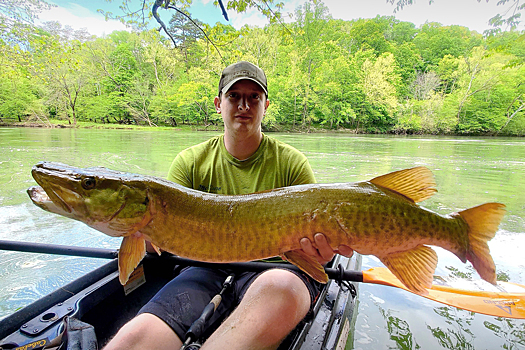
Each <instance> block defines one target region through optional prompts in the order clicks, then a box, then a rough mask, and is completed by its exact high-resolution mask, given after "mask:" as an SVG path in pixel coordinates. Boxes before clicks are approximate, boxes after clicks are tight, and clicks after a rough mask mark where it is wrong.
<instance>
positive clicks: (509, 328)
mask: <svg viewBox="0 0 525 350" xmlns="http://www.w3.org/2000/svg"><path fill="white" fill-rule="evenodd" d="M216 134H217V133H214V132H206V133H205V132H196V133H195V132H194V133H191V132H180V131H175V130H173V131H165V130H163V131H143V130H142V131H135V130H87V129H81V130H75V129H30V128H0V239H12V240H18V241H28V242H43V243H55V244H67V245H77V246H89V247H103V248H118V246H119V244H120V239H115V238H110V237H107V236H106V235H104V234H102V233H99V232H97V231H95V230H92V229H90V228H88V227H87V226H85V225H84V224H82V223H79V222H75V221H73V220H70V219H67V218H63V217H60V216H56V215H53V214H50V213H47V212H45V211H43V210H41V209H39V208H37V207H36V206H34V205H33V204H32V203H31V201H30V200H29V198H28V197H27V194H26V192H25V191H26V189H27V188H28V187H30V186H33V185H35V182H34V181H33V179H32V178H31V174H30V171H31V167H32V166H33V165H34V164H35V163H37V162H39V161H42V160H46V161H59V162H63V163H67V164H70V165H75V166H79V167H88V166H106V167H108V168H111V169H115V170H121V171H129V172H135V173H141V174H148V175H154V176H160V177H165V175H166V174H167V171H168V169H169V166H170V164H171V161H172V160H173V158H174V157H175V155H176V154H177V153H178V152H179V151H181V150H182V149H184V148H186V147H189V146H191V145H194V144H196V143H198V142H202V141H204V140H207V139H208V138H209V137H211V136H213V135H216ZM271 136H274V137H276V138H278V139H280V140H283V141H284V142H287V143H289V144H291V145H293V146H295V147H297V148H298V149H300V150H301V151H303V152H304V153H305V154H306V156H307V157H308V158H309V160H310V162H311V164H312V167H313V169H314V172H315V175H316V177H317V180H318V181H319V182H326V183H329V182H330V183H331V182H354V181H361V180H368V179H371V178H372V177H374V176H377V175H382V174H384V173H387V172H390V171H394V170H399V169H403V168H409V167H413V166H418V165H424V166H427V167H429V168H430V169H431V170H432V171H433V172H434V174H435V176H436V182H437V186H438V191H439V192H438V193H437V194H436V195H434V197H432V198H431V199H429V200H427V201H425V202H423V203H422V205H423V206H425V207H427V208H429V209H431V210H434V211H437V212H439V213H441V214H447V213H451V212H455V211H458V210H462V209H465V208H468V207H471V206H474V205H478V204H481V203H484V202H492V201H497V202H502V203H505V204H506V205H507V215H506V216H505V218H504V220H503V222H502V224H501V225H500V230H499V231H498V233H497V235H496V238H495V239H493V240H492V241H491V242H490V244H489V246H490V249H491V253H492V255H493V257H494V260H495V262H496V266H497V269H498V272H499V273H500V275H502V276H504V277H507V278H508V279H509V280H510V281H511V282H515V283H519V284H524V285H525V274H524V271H525V255H524V254H523V250H524V248H525V193H524V192H525V176H524V174H525V140H523V139H513V138H465V137H462V138H459V137H393V136H359V135H358V136H356V135H342V134H271ZM437 250H438V255H439V265H438V268H437V270H436V274H437V275H442V276H448V275H461V276H471V277H472V278H474V279H477V278H478V276H477V274H476V273H475V272H474V271H473V269H472V268H471V267H470V265H464V264H462V263H461V262H460V261H459V260H458V259H457V258H456V257H455V256H454V255H452V254H451V253H449V252H447V251H444V250H442V249H437ZM103 263H104V261H100V260H97V259H88V258H73V257H62V256H49V255H43V254H27V253H17V252H0V266H2V269H0V318H2V317H5V316H6V315H8V314H10V313H12V312H13V311H15V310H17V309H19V308H21V307H23V306H25V305H27V304H29V303H30V302H32V301H34V300H36V299H38V298H39V297H41V296H43V295H45V294H47V293H49V292H51V291H53V290H54V289H55V288H57V287H59V286H62V285H64V284H66V283H68V282H69V281H71V280H73V279H74V278H76V277H78V276H81V275H82V274H84V273H86V272H87V271H90V270H92V269H94V268H95V267H97V266H100V265H101V264H103ZM374 266H381V263H380V262H379V261H378V260H377V259H376V258H375V257H370V256H367V257H364V258H363V269H367V268H370V267H374ZM354 327H355V329H354V333H353V336H352V337H351V338H350V339H349V340H348V344H347V349H363V350H365V349H525V322H524V321H517V320H511V319H503V318H496V317H490V316H484V315H479V314H474V313H471V312H467V311H463V310H459V309H456V308H453V307H448V306H444V305H443V304H440V303H437V302H433V301H430V300H427V299H424V298H421V297H418V296H416V295H413V294H411V293H408V292H405V291H401V290H397V289H395V288H390V287H383V286H377V285H366V284H362V285H360V288H359V301H358V312H357V317H356V319H355V326H354Z"/></svg>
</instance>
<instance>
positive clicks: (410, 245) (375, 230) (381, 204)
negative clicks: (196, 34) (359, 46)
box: [28, 162, 505, 294]
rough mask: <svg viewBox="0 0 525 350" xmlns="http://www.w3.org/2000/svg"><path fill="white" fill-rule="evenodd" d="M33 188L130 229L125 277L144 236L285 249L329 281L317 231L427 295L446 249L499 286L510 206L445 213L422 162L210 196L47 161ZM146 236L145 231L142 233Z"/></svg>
mask: <svg viewBox="0 0 525 350" xmlns="http://www.w3.org/2000/svg"><path fill="white" fill-rule="evenodd" d="M32 175H33V177H34V179H35V180H36V182H37V183H38V184H39V185H40V186H41V187H36V186H35V187H31V188H30V189H28V193H29V196H30V197H31V200H32V201H33V202H34V203H35V204H36V205H38V206H39V207H41V208H42V209H44V210H47V211H50V212H52V213H56V214H60V215H64V216H66V217H69V218H72V219H75V220H79V221H82V222H84V223H86V224H87V225H89V226H91V227H93V228H95V229H97V230H99V231H101V232H103V233H105V234H107V235H110V236H115V237H119V236H123V237H124V239H123V241H122V245H121V248H120V250H119V270H120V281H121V283H123V284H124V283H125V282H126V281H127V280H128V277H129V275H130V274H131V272H133V270H134V269H135V267H136V266H137V265H138V264H139V262H140V261H141V260H142V258H143V257H144V255H145V253H146V249H145V240H144V238H146V239H147V240H149V241H151V242H152V244H153V245H154V246H155V247H156V248H157V247H158V248H161V249H163V250H165V251H168V252H171V253H173V254H177V255H179V256H183V257H187V258H190V259H195V260H201V261H210V262H234V261H250V260H256V259H263V258H268V257H272V256H278V255H281V256H283V257H284V258H285V259H286V260H288V261H290V262H291V263H293V264H295V265H297V266H299V267H300V268H301V269H302V270H304V271H305V272H306V273H308V274H310V275H311V276H312V277H313V278H314V279H316V280H317V281H320V282H324V283H326V282H327V281H328V277H327V276H326V274H325V272H324V269H323V267H322V266H321V265H320V264H319V263H318V262H317V261H316V260H315V259H313V258H311V257H309V256H308V255H306V254H305V253H304V252H303V251H302V250H301V249H300V243H299V241H300V239H301V238H303V237H308V238H309V239H310V240H312V242H313V241H314V239H313V236H314V235H315V234H316V233H317V232H322V233H324V234H325V235H326V237H327V239H328V241H329V243H330V244H331V245H332V247H337V246H339V245H341V244H345V245H348V246H350V247H352V248H353V249H354V250H355V251H356V252H358V253H361V254H373V255H375V256H377V257H378V258H379V259H380V260H381V261H382V262H383V263H384V264H385V265H386V266H387V267H388V268H389V269H390V270H391V271H392V272H393V273H394V274H395V275H396V276H397V277H398V278H399V279H400V280H401V281H402V282H403V283H404V284H405V285H406V286H407V287H408V288H409V289H411V290H413V291H414V292H417V293H419V294H425V293H426V290H425V287H427V288H428V287H430V286H431V284H432V277H433V273H434V270H435V268H436V265H437V255H436V253H435V251H434V250H433V249H432V248H430V247H428V246H427V245H435V246H440V247H442V248H445V249H447V250H449V251H451V252H453V253H454V254H455V255H456V256H458V258H459V259H461V261H463V262H466V261H467V260H468V261H470V262H471V263H472V265H473V266H474V268H475V269H476V271H477V272H478V273H479V274H480V276H481V277H482V278H483V279H485V280H487V281H488V282H491V283H496V271H495V266H494V262H493V260H492V257H491V256H490V252H489V247H488V245H487V241H489V240H490V239H491V238H493V237H494V235H495V233H496V231H497V229H498V225H499V223H500V221H501V219H502V217H503V215H504V213H505V209H504V208H505V206H504V205H503V204H500V203H487V204H483V205H480V206H477V207H473V208H470V209H467V210H464V211H460V212H459V213H453V214H450V215H448V216H442V215H439V214H436V213H434V212H431V211H429V210H427V209H425V208H422V207H420V206H418V205H417V204H416V203H417V202H420V201H423V200H425V199H427V198H429V197H431V196H432V195H433V194H434V193H435V191H436V189H435V182H434V179H433V176H432V173H431V172H430V170H428V169H427V168H425V167H417V168H412V169H407V170H401V171H396V172H393V173H390V174H386V175H383V176H379V177H376V178H374V179H372V180H370V181H363V182H357V183H340V184H311V185H301V186H292V187H286V188H279V189H275V190H270V191H265V192H260V193H254V194H247V195H235V196H228V195H217V194H210V193H204V192H200V191H196V190H192V189H188V188H186V187H183V186H180V185H178V184H175V183H173V182H170V181H167V180H163V179H160V178H156V177H152V176H144V175H137V174H129V173H123V172H118V171H113V170H109V169H105V168H86V169H79V168H75V167H72V166H68V165H64V164H59V163H50V162H42V163H39V164H37V165H35V166H34V167H33V169H32ZM137 232H138V233H141V234H137Z"/></svg>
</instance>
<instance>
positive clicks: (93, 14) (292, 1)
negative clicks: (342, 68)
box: [38, 0, 524, 36]
mask: <svg viewBox="0 0 525 350" xmlns="http://www.w3.org/2000/svg"><path fill="white" fill-rule="evenodd" d="M227 1H228V0H223V2H224V3H226V2H227ZM276 1H278V0H276ZM281 1H282V2H283V3H284V9H283V10H282V12H283V14H284V15H285V16H286V15H287V14H288V15H291V14H293V13H294V11H295V9H296V8H298V7H299V6H301V5H302V4H304V2H305V1H306V0H281ZM49 2H51V3H53V4H56V5H57V6H56V7H54V8H52V9H51V10H48V11H44V12H42V13H40V14H39V16H38V17H39V21H59V22H60V23H62V25H63V26H66V25H69V26H71V27H72V28H73V29H81V28H86V29H87V30H88V32H89V33H91V34H94V35H97V36H103V35H107V34H110V33H111V32H112V31H114V30H126V27H125V26H124V25H123V24H122V23H120V22H118V21H105V19H104V16H103V15H102V14H99V13H97V9H101V8H102V9H104V10H106V11H112V12H114V13H115V14H119V11H120V10H119V9H118V6H119V5H121V3H122V1H121V0H113V1H112V2H110V3H108V2H107V1H105V0H83V1H82V0H76V1H75V0H74V1H66V0H53V1H49ZM134 2H136V3H137V4H140V3H142V1H139V0H134ZM497 2H498V1H497V0H488V1H487V0H481V1H480V2H478V1H477V0H434V3H432V4H429V1H428V0H415V4H413V5H410V6H406V7H405V8H403V9H402V10H399V11H397V12H396V13H394V10H395V6H394V5H391V4H390V3H387V0H324V4H325V5H326V6H327V7H328V9H329V11H330V14H331V16H332V18H335V19H344V20H352V19H357V18H374V17H376V16H377V15H380V16H395V17H396V18H397V19H399V20H401V21H408V22H412V23H414V24H415V25H416V27H419V26H420V25H422V24H424V23H425V22H438V23H441V24H443V25H454V24H456V25H462V26H465V27H468V28H469V29H471V30H475V31H477V32H479V33H483V31H484V30H486V29H489V28H490V26H489V24H488V21H489V19H490V18H491V17H493V16H494V15H496V14H498V13H502V12H504V10H505V7H503V6H497V5H496V4H497ZM189 11H190V13H191V15H192V17H193V18H197V19H199V20H200V21H202V22H206V23H209V24H212V25H213V24H215V23H216V22H222V23H229V24H231V25H233V26H234V27H235V28H237V29H239V28H241V27H242V26H243V25H245V24H249V25H255V26H259V27H263V26H264V25H265V24H267V23H268V22H267V19H266V18H264V17H263V16H262V15H261V14H259V12H258V11H256V10H251V11H248V12H246V13H242V14H238V13H236V12H234V11H232V10H229V11H228V16H229V18H230V21H229V22H226V20H225V19H224V18H223V17H222V13H221V10H220V9H219V8H218V7H215V6H214V5H213V0H193V5H192V7H191V8H190V10H189ZM159 13H161V14H163V19H164V21H165V22H166V23H167V22H168V21H169V17H170V16H171V14H168V13H167V11H165V10H159ZM287 18H288V17H287ZM288 21H290V20H288ZM519 29H521V30H523V29H524V28H519Z"/></svg>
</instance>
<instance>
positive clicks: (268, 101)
mask: <svg viewBox="0 0 525 350" xmlns="http://www.w3.org/2000/svg"><path fill="white" fill-rule="evenodd" d="M269 105H270V100H266V102H265V103H264V114H265V115H266V111H267V110H268V106H269Z"/></svg>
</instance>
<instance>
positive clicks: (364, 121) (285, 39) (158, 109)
mask: <svg viewBox="0 0 525 350" xmlns="http://www.w3.org/2000/svg"><path fill="white" fill-rule="evenodd" d="M0 1H1V0H0ZM20 1H22V0H20ZM119 1H120V0H119ZM153 3H154V2H153V1H152V2H151V3H148V2H147V1H146V2H145V3H144V4H146V5H148V6H151V5H152V4H153ZM161 3H162V4H164V5H165V4H166V2H161ZM267 3H268V4H270V2H267ZM130 4H131V2H126V1H125V2H124V3H123V5H126V6H129V5H130ZM185 4H188V2H187V1H182V2H181V1H178V2H175V1H172V2H170V5H169V6H175V5H177V6H179V7H182V8H183V7H184V6H185ZM229 4H230V6H234V7H235V8H236V9H237V10H239V11H242V10H244V9H246V8H247V6H260V7H264V6H266V5H265V2H264V1H247V0H245V1H242V2H241V1H238V2H229ZM265 8H268V7H267V6H266V7H265ZM273 8H274V9H275V7H273ZM144 11H145V12H144V13H142V11H137V12H136V13H135V14H134V17H130V18H128V19H127V20H129V21H131V22H133V23H135V22H136V23H135V25H138V23H139V22H140V21H139V19H140V18H142V17H141V16H144V19H147V16H148V15H147V11H146V10H144ZM182 12H183V9H182V10H181V12H177V11H176V12H173V17H172V19H171V20H170V21H169V22H167V26H166V29H167V31H168V32H170V35H171V38H169V37H166V36H165V35H163V33H162V32H159V31H158V30H136V31H133V32H127V31H119V32H114V33H112V34H110V35H108V36H106V37H102V38H100V37H95V36H91V35H89V33H86V32H85V31H72V30H71V29H70V28H68V27H62V26H61V25H60V24H59V23H56V22H48V23H44V24H43V25H41V26H40V27H35V26H27V25H25V24H24V23H22V22H21V21H14V22H13V25H12V26H11V27H9V28H7V29H6V31H5V32H4V33H3V34H2V35H1V36H0V53H1V55H0V118H1V119H2V120H1V121H2V122H4V123H14V122H35V123H41V124H45V125H48V124H49V120H50V119H58V120H61V121H62V122H64V123H68V124H71V125H74V124H75V123H77V122H79V121H92V122H97V123H119V124H137V125H150V126H156V125H157V126H158V125H169V126H179V125H183V124H186V125H192V126H193V127H194V128H197V129H203V130H204V129H210V128H213V129H217V128H220V127H221V123H222V121H221V118H220V115H217V114H216V112H215V108H214V105H213V98H214V97H215V96H216V95H217V91H216V89H217V84H218V80H219V77H220V73H221V71H222V69H223V68H224V67H225V66H226V65H227V64H230V63H233V62H236V61H238V60H248V61H251V62H253V63H255V64H257V65H259V66H261V67H262V68H263V69H264V70H265V72H266V73H267V76H268V80H269V98H270V100H271V103H270V108H269V110H268V112H267V115H266V117H265V119H264V120H263V127H264V128H265V129H266V130H290V129H291V130H305V131H308V130H311V129H312V128H324V129H331V130H338V129H346V130H351V131H354V132H381V133H386V132H392V133H434V134H438V133H454V134H494V135H495V134H498V135H525V84H524V83H523V82H524V81H525V40H523V37H524V34H523V33H520V32H516V31H504V32H500V33H495V34H491V35H488V36H483V35H481V34H479V33H476V32H473V31H470V30H468V29H467V28H464V27H460V26H442V25H440V24H437V23H427V24H425V25H423V26H421V27H419V28H417V27H416V26H415V25H414V24H413V23H409V22H401V21H399V20H396V19H395V18H393V17H376V18H372V19H359V20H354V21H343V20H334V19H332V18H331V16H330V14H329V12H328V9H327V8H326V6H325V5H324V4H323V3H322V2H321V1H320V0H309V1H307V2H306V3H304V5H302V6H301V7H299V8H298V9H297V10H296V12H295V16H294V20H293V22H291V23H288V24H286V26H283V24H281V23H280V22H279V20H278V19H279V18H280V17H279V15H278V13H277V11H274V12H273V14H272V13H270V12H269V13H268V15H269V16H270V15H273V16H274V17H273V18H274V20H275V21H274V22H273V23H269V24H268V25H266V26H265V27H264V28H259V27H251V26H245V27H243V28H241V29H239V30H236V29H235V28H233V27H232V26H229V25H224V24H221V23H217V24H215V25H213V26H210V25H207V24H204V23H201V22H198V21H196V20H190V19H189V18H188V16H187V13H186V14H183V13H182ZM107 15H108V16H110V15H109V14H107ZM195 24H198V25H199V27H200V28H197V27H196V26H195ZM21 34H22V35H21ZM212 43H213V44H212Z"/></svg>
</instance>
